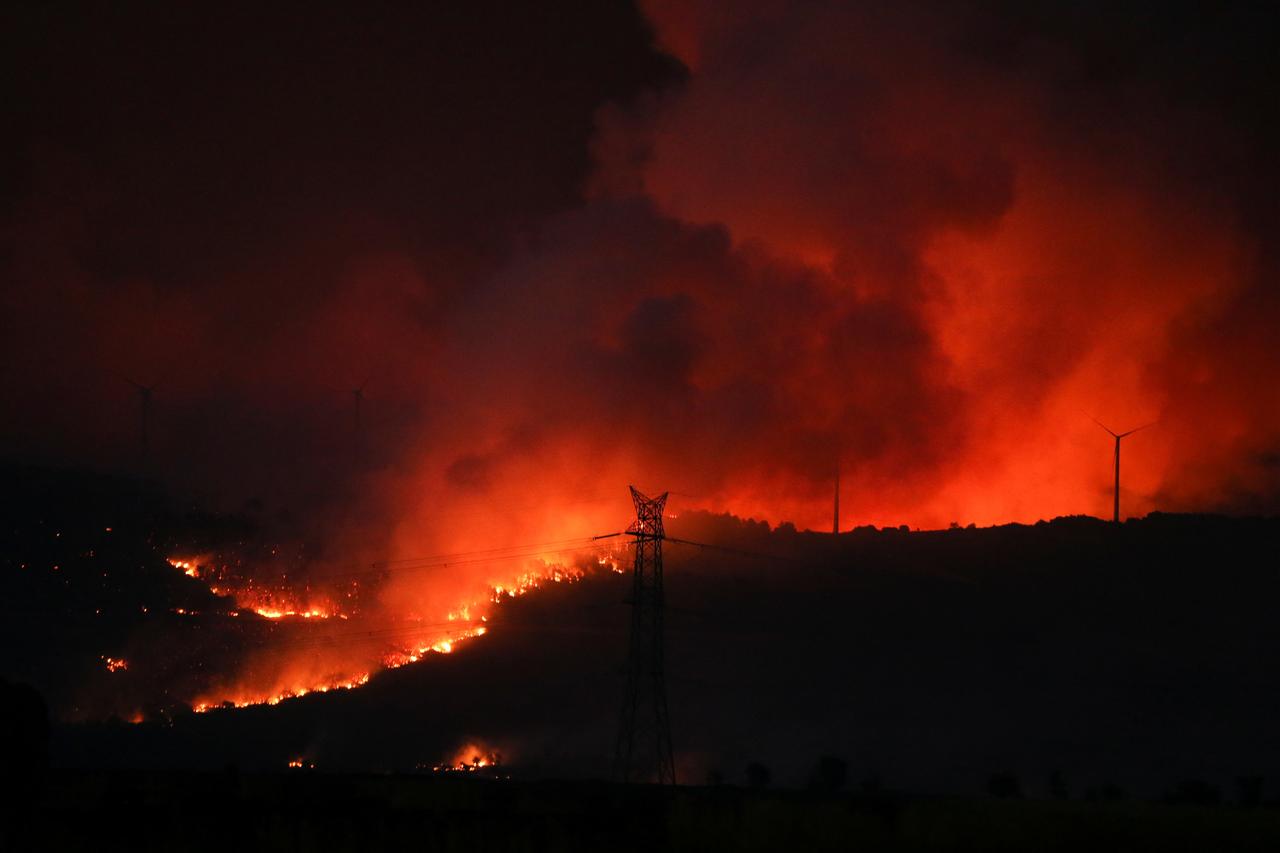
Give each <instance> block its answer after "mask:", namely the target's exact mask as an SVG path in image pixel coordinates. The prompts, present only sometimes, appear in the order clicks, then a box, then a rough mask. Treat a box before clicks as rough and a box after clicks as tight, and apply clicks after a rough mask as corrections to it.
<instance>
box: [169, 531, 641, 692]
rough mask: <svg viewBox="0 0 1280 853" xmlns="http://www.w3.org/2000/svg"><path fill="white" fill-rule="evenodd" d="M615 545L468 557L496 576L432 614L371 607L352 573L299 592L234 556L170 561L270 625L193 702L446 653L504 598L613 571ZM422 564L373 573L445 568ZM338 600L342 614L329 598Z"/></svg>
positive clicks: (299, 685) (336, 683)
mask: <svg viewBox="0 0 1280 853" xmlns="http://www.w3.org/2000/svg"><path fill="white" fill-rule="evenodd" d="M552 544H553V545H554V544H562V543H552ZM582 550H585V551H587V552H589V555H588V556H587V557H585V558H584V557H583V556H582V555H580V554H578V553H577V551H582ZM618 550H619V546H617V545H613V544H610V545H606V546H601V545H598V544H594V543H593V544H591V545H589V546H587V547H586V548H585V549H583V548H579V549H576V551H575V550H574V549H570V550H568V551H565V552H563V553H553V552H547V553H541V554H535V553H534V551H533V550H531V549H530V547H529V546H520V548H518V549H514V551H513V553H515V554H517V555H519V556H518V563H517V565H516V566H513V567H511V568H510V569H508V570H506V571H501V572H499V571H496V570H495V567H496V566H501V565H502V563H503V562H504V560H509V558H510V556H511V554H510V553H508V552H511V551H512V549H493V550H492V551H490V552H488V553H486V554H485V555H484V559H476V558H475V557H474V556H473V555H472V554H470V553H468V554H464V555H462V556H465V557H470V558H472V559H471V560H469V561H467V562H466V565H468V566H474V565H481V566H483V567H484V570H485V571H486V573H487V576H489V577H492V578H494V580H490V581H487V582H485V583H483V584H480V585H479V586H478V587H475V588H474V591H473V592H472V593H470V595H469V596H468V597H466V598H462V599H461V600H456V601H454V602H452V603H451V604H447V603H441V604H440V605H439V609H438V610H430V611H427V610H425V609H424V608H421V607H411V608H403V607H399V608H397V607H395V606H394V602H393V603H391V604H389V603H388V602H387V601H386V600H385V599H378V600H376V601H375V602H374V603H372V604H369V602H367V601H362V600H361V599H362V593H365V594H368V592H367V588H373V589H376V588H377V587H378V580H379V578H375V579H374V582H373V583H372V584H368V580H367V579H366V584H367V585H368V587H362V586H361V585H360V582H359V581H358V580H356V579H355V578H354V577H344V578H340V579H339V580H341V581H344V583H343V584H342V585H341V589H343V590H344V592H343V593H342V594H341V595H339V594H336V593H332V592H329V593H326V592H325V591H322V590H320V589H317V588H316V587H314V586H312V585H311V584H308V583H302V584H301V585H300V588H299V589H297V590H295V589H293V588H291V587H290V586H289V585H288V583H289V582H288V577H287V575H282V576H281V577H280V578H279V580H278V581H276V582H274V583H271V584H267V583H264V582H263V581H261V580H257V579H255V578H254V577H253V576H250V575H248V574H247V573H245V572H243V571H237V570H236V569H235V568H233V567H236V566H239V565H240V562H239V561H231V562H222V563H215V562H214V561H213V560H212V559H211V558H210V557H209V556H207V555H204V556H173V557H169V558H168V563H169V565H170V566H172V567H173V568H174V569H176V570H178V571H180V572H182V573H183V574H184V575H186V576H187V577H190V578H194V579H197V580H200V581H201V582H203V583H206V584H207V585H208V588H209V591H210V592H211V593H212V594H213V595H215V596H218V597H219V598H222V599H230V601H231V602H234V605H235V606H234V607H233V608H229V609H228V610H227V611H226V612H225V615H226V616H229V617H243V616H244V615H245V614H251V615H252V616H257V617H261V618H262V619H265V620H267V622H268V623H269V624H268V626H267V630H266V632H265V633H263V634H262V635H261V637H260V642H258V643H256V644H255V645H253V646H251V647H249V648H247V649H246V650H245V652H244V654H243V656H242V658H241V659H240V660H238V661H237V662H236V663H235V664H234V665H233V666H232V668H231V671H230V672H227V673H221V674H220V675H219V677H218V679H217V681H216V683H215V684H214V685H212V686H210V687H207V688H206V689H203V690H201V691H200V692H199V693H198V694H197V695H195V696H194V697H193V698H192V700H191V708H192V709H193V710H194V711H196V712H197V713H204V712H207V711H211V710H214V709H217V708H243V707H248V706H251V705H275V704H278V703H280V702H282V701H284V700H286V699H294V698H301V697H303V696H308V695H311V694H315V693H327V692H330V691H334V690H351V689H354V688H357V687H360V686H362V685H364V684H366V683H368V681H369V680H370V678H372V677H373V675H374V674H376V673H377V672H378V671H379V670H385V669H396V668H399V667H403V666H407V665H410V664H414V663H417V662H419V661H421V660H424V659H425V658H427V657H429V656H430V655H434V654H442V655H444V654H451V653H452V652H454V651H455V650H456V649H457V648H458V647H459V645H460V644H462V643H464V642H467V641H469V640H471V639H474V638H478V637H482V636H484V635H485V634H486V633H487V632H488V631H489V625H488V622H489V616H490V614H492V612H493V610H494V608H495V607H499V606H501V604H502V603H503V602H505V601H510V600H512V599H515V598H519V597H521V596H524V595H526V594H528V593H531V592H533V591H535V590H537V589H539V588H541V587H543V586H545V585H547V584H564V583H574V582H577V581H580V580H581V579H582V578H584V577H585V576H586V574H587V572H588V571H591V570H595V569H599V568H606V567H607V568H609V569H610V570H614V571H617V570H618V569H617V566H618V562H617V556H616V553H615V552H617V551H618ZM602 551H607V552H608V553H600V552H602ZM446 556H448V555H446ZM420 562H421V561H403V562H402V563H401V564H398V565H396V566H394V567H393V568H390V569H386V570H383V571H380V572H378V573H377V574H379V575H381V578H380V579H381V580H382V581H385V580H386V579H387V578H388V577H389V576H390V575H391V574H393V573H398V574H400V575H411V574H413V573H414V572H420V571H422V570H424V569H436V568H443V566H440V565H437V563H435V562H434V558H433V560H431V561H426V565H421V564H419V563H420ZM471 571H472V572H474V571H475V569H471ZM427 583H428V584H430V583H431V579H430V578H428V580H427ZM339 598H341V599H342V600H343V601H344V603H345V607H346V608H347V609H346V610H340V609H339V608H338V607H337V605H336V604H335V602H336V601H337V600H338V599H339ZM432 600H433V601H437V602H440V601H442V600H441V599H439V598H433V599H432ZM175 612H177V611H176V610H175Z"/></svg>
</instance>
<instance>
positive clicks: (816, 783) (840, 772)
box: [809, 755, 849, 793]
mask: <svg viewBox="0 0 1280 853" xmlns="http://www.w3.org/2000/svg"><path fill="white" fill-rule="evenodd" d="M848 775H849V766H848V765H847V764H845V762H844V759H842V758H837V757H835V756H834V755H824V756H822V757H821V758H819V759H818V764H817V766H816V767H814V768H813V774H812V775H811V776H810V777H809V787H810V788H812V789H813V790H815V791H825V792H828V793H830V792H833V791H839V790H840V789H841V788H843V787H844V783H845V780H846V779H847V778H848Z"/></svg>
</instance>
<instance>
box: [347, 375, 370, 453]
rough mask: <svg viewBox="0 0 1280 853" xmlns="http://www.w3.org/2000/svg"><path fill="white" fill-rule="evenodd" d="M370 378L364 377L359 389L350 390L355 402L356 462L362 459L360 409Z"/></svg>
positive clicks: (362, 442)
mask: <svg viewBox="0 0 1280 853" xmlns="http://www.w3.org/2000/svg"><path fill="white" fill-rule="evenodd" d="M371 378H372V377H366V378H365V380H364V381H363V382H361V383H360V387H359V388H356V389H354V390H352V392H351V396H352V397H353V398H354V399H355V402H356V410H355V414H356V461H357V462H360V461H361V460H363V458H364V441H363V435H362V433H361V424H360V407H361V406H362V405H363V404H364V389H365V387H366V386H367V385H368V384H369V379H371Z"/></svg>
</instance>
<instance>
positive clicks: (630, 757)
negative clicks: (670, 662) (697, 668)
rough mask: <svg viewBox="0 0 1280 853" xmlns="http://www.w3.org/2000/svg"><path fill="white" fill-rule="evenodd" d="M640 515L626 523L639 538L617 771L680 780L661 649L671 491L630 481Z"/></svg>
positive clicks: (621, 775) (625, 777)
mask: <svg viewBox="0 0 1280 853" xmlns="http://www.w3.org/2000/svg"><path fill="white" fill-rule="evenodd" d="M630 488H631V500H632V501H633V502H634V503H635V505H636V520H635V521H634V522H633V523H632V524H631V526H630V527H628V528H627V533H629V534H631V535H632V536H633V537H634V538H635V548H636V563H635V571H634V573H633V574H632V580H631V646H630V651H629V652H628V654H627V671H626V677H627V685H626V692H625V693H624V694H623V697H622V714H621V716H620V719H619V722H618V742H617V745H616V748H615V750H614V774H615V775H616V776H617V778H618V779H620V780H621V781H623V782H657V783H658V784H660V785H674V784H675V783H676V769H675V763H674V762H673V761H672V757H671V722H670V719H669V717H668V714H667V684H666V672H665V660H664V658H665V654H664V651H663V616H662V611H663V593H662V540H663V539H665V538H666V535H665V533H664V532H663V529H662V510H663V507H665V506H666V503H667V493H666V492H663V493H662V494H661V495H659V496H658V497H656V498H650V497H647V496H646V495H644V494H642V493H641V492H639V491H637V490H636V487H635V486H631V487H630Z"/></svg>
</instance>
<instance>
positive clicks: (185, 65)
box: [0, 0, 1280, 763]
mask: <svg viewBox="0 0 1280 853" xmlns="http://www.w3.org/2000/svg"><path fill="white" fill-rule="evenodd" d="M1276 15H1277V13H1276V11H1275V9H1274V7H1272V6H1271V5H1269V4H1261V3H1225V4H1214V5H1212V6H1211V7H1204V6H1202V5H1200V4H1190V3H1187V4H1180V3H1156V2H1151V3H1121V4H1115V3H1054V4H1033V7H1028V6H1027V4H1022V3H1003V2H972V3H954V4H935V3H902V4H891V6H885V5H883V4H850V3H841V2H831V3H826V2H809V3H786V2H773V0H761V2H733V3H721V4H713V3H700V2H693V3H678V2H670V0H651V2H639V3H638V4H632V3H625V2H560V0H551V2H543V3H536V4H507V3H497V2H476V3H467V4H458V5H446V4H410V5H399V4H386V5H383V4H373V5H361V6H340V5H322V6H316V5H314V4H297V5H290V4H268V5H265V6H264V5H263V4H215V5H208V6H205V7H203V8H199V7H190V6H183V7H165V6H156V5H150V4H133V3H117V4H69V5H68V4H10V5H9V6H8V7H6V8H5V9H4V10H3V11H2V12H0V32H2V33H3V35H0V39H2V40H3V45H2V47H0V93H2V97H3V102H4V104H5V107H6V109H5V115H6V118H7V121H6V122H5V125H6V130H5V133H4V134H3V141H2V142H0V145H2V146H3V148H4V156H3V158H0V186H3V192H2V194H0V282H2V285H0V287H2V289H0V399H3V400H4V401H5V406H4V409H5V416H4V417H3V418H2V419H0V451H2V455H3V460H4V461H5V462H6V463H19V464H23V465H38V466H50V467H55V468H67V469H76V470H92V471H97V472H105V473H110V474H122V475H128V476H131V477H138V478H141V479H145V480H147V481H149V482H153V483H156V484H159V487H160V488H163V489H165V490H168V491H169V492H170V493H172V494H177V495H182V496H183V499H185V500H190V501H193V502H196V503H198V504H199V505H200V506H201V507H203V508H204V509H205V510H207V511H209V512H225V513H242V514H246V515H247V516H249V517H252V518H253V519H255V520H256V521H255V523H258V524H260V525H261V526H260V528H259V529H261V530H267V531H270V532H269V534H264V535H270V536H276V537H277V538H276V539H274V540H272V541H271V542H268V543H267V544H266V545H264V544H262V543H257V544H255V546H254V547H255V548H258V549H260V550H259V551H258V552H255V553H259V554H262V553H267V551H268V550H269V549H270V548H271V547H274V545H273V544H272V543H276V544H279V543H286V542H287V545H284V544H281V545H280V547H281V548H286V547H287V548H301V547H302V546H301V545H300V544H299V543H305V550H306V553H307V554H309V555H310V556H308V557H305V558H300V559H299V562H298V563H297V564H296V565H294V567H293V568H292V569H290V570H291V571H293V572H294V575H293V579H292V581H291V582H297V579H298V578H299V577H307V578H310V579H312V581H311V582H314V586H315V588H316V589H321V588H324V589H325V590H326V592H325V594H326V595H330V596H332V595H336V594H337V593H335V592H334V587H335V584H333V583H330V584H328V585H327V586H326V584H325V583H322V582H321V581H320V580H319V579H323V578H329V579H330V580H332V579H333V578H338V577H340V578H342V579H343V580H344V582H346V581H348V580H350V578H351V577H352V576H353V575H352V573H351V572H352V569H351V567H352V566H362V567H365V568H367V567H369V566H370V565H373V564H377V565H383V566H385V565H396V564H397V563H396V561H405V560H409V561H413V560H418V561H422V560H423V559H425V558H424V555H456V554H464V553H465V554H474V553H476V552H478V551H482V550H486V549H515V548H517V546H523V545H525V544H526V543H553V542H559V541H561V540H570V539H573V538H574V537H588V536H591V535H593V534H598V533H607V532H612V531H616V530H620V529H622V528H623V527H625V525H626V524H627V522H628V521H629V518H630V513H631V505H630V502H629V500H628V498H627V493H626V485H627V484H629V483H634V484H636V485H637V486H639V487H641V488H642V489H645V490H650V491H652V492H654V493H657V492H661V491H664V490H668V489H669V490H671V491H672V492H673V493H674V495H673V500H672V506H673V512H675V513H683V512H687V511H691V510H706V511H709V512H711V513H728V514H731V515H733V516H736V517H738V518H741V519H757V520H760V521H764V522H767V523H768V524H770V525H779V524H782V523H785V522H790V523H791V524H793V525H794V526H795V528H797V529H799V530H815V531H830V529H831V524H832V491H833V481H834V477H835V473H836V471H837V469H838V470H839V472H840V480H841V489H842V491H841V499H840V500H841V522H840V523H841V527H842V528H843V529H846V530H847V529H851V528H853V527H855V526H862V525H876V526H882V527H883V526H892V527H895V528H896V527H897V526H898V525H908V526H910V527H912V528H918V529H943V528H947V527H948V526H950V525H952V524H953V523H954V524H956V525H959V526H962V527H963V526H967V525H970V524H976V525H978V526H980V527H982V526H990V525H999V524H1007V523H1011V522H1019V523H1026V524H1033V523H1035V522H1037V521H1040V520H1043V519H1052V518H1054V517H1058V516H1066V515H1093V516H1098V517H1109V516H1110V512H1111V500H1112V492H1111V489H1112V479H1111V478H1112V470H1113V469H1112V465H1113V457H1112V442H1111V439H1110V437H1109V436H1107V435H1106V434H1105V433H1104V432H1103V431H1102V430H1101V429H1099V428H1098V426H1097V425H1096V424H1095V423H1094V419H1096V420H1097V421H1100V422H1101V423H1103V424H1105V425H1106V426H1107V427H1109V428H1111V429H1113V430H1115V431H1117V432H1120V431H1124V430H1129V429H1133V428H1135V427H1140V426H1144V425H1148V424H1151V426H1150V428H1147V429H1144V430H1142V431H1141V432H1140V433H1138V434H1135V435H1134V436H1132V437H1131V438H1128V439H1126V440H1125V445H1124V469H1123V482H1122V488H1121V500H1122V503H1123V511H1122V515H1124V516H1143V515H1146V514H1148V513H1150V512H1153V511H1161V512H1173V513H1224V514H1228V515H1259V514H1262V515H1266V514H1275V513H1277V511H1280V394H1277V393H1276V391H1275V379H1274V376H1273V370H1274V367H1275V366H1276V364H1277V361H1278V360H1280V341H1278V339H1277V337H1276V335H1275V329H1276V328H1277V325H1278V323H1280V292H1278V289H1277V287H1276V282H1277V279H1278V276H1280V255H1278V254H1277V248H1276V239H1275V238H1276V235H1277V234H1280V221H1278V219H1280V215H1278V211H1277V204H1276V198H1277V197H1278V196H1277V193H1278V191H1280V180H1277V178H1278V175H1280V167H1278V166H1277V158H1276V152H1277V151H1278V150H1280V138H1278V137H1280V134H1278V132H1277V131H1278V127H1277V113H1278V112H1280V110H1278V108H1277V101H1276V98H1275V91H1274V88H1273V87H1272V84H1271V82H1270V81H1271V79H1272V78H1273V77H1274V76H1276V73H1277V71H1278V70H1280V69H1277V68H1276V65H1277V60H1276V52H1275V35H1276V32H1277V27H1276ZM133 383H138V384H141V385H144V386H153V387H154V390H153V392H152V397H151V402H150V408H149V410H148V413H147V432H148V440H147V444H146V449H145V453H144V452H143V446H142V443H141V440H140V432H139V431H140V413H139V394H138V390H137V389H136V388H135V387H134V384H133ZM357 389H359V390H360V396H359V400H358V402H357V398H356V395H354V394H353V392H354V391H356V390H357ZM357 405H358V406H359V409H358V417H357V408H356V407H357ZM786 529H787V530H788V531H789V530H790V529H791V528H786ZM788 535H790V534H789V533H788ZM205 544H207V543H205ZM766 544H768V543H766ZM773 544H776V543H773ZM225 545H226V543H225V542H220V543H218V545H217V547H216V548H215V547H214V546H212V545H210V546H209V547H207V548H204V550H203V551H202V550H201V548H200V547H197V545H196V544H194V542H193V543H192V544H191V545H190V546H189V547H188V548H186V550H182V551H174V552H173V553H167V554H163V555H159V556H162V557H169V558H174V559H179V558H181V559H192V560H195V559H198V558H199V559H204V560H206V561H207V562H208V565H213V564H214V563H216V562H218V561H220V560H224V559H231V558H229V557H227V550H226V547H224V546H225ZM575 547H576V546H575ZM264 549H265V550H264ZM571 550H572V549H566V553H569V551H571ZM214 551H217V552H218V553H217V554H216V555H214V554H213V552H214ZM291 553H293V552H291ZM548 553H558V552H555V551H554V549H549V551H548ZM271 554H272V556H273V557H278V555H276V554H275V552H271ZM527 556H536V555H527ZM595 556H596V555H595V554H593V555H592V558H593V559H594V557H595ZM581 557H582V555H581V554H580V553H578V554H577V556H574V557H573V560H579V559H580V558H581ZM240 559H242V560H243V561H245V562H247V563H252V562H253V558H251V557H245V556H244V555H243V554H242V555H240ZM621 559H623V563H624V567H625V560H626V559H627V558H625V557H624V558H621ZM570 562H572V561H570ZM279 564H280V563H279V560H277V561H276V562H273V563H271V564H270V567H269V568H268V569H261V568H255V567H252V566H250V567H249V568H244V569H243V570H244V571H245V572H247V573H249V574H251V575H255V574H256V576H258V577H259V578H262V577H263V576H264V575H266V574H270V575H271V576H272V577H275V576H276V575H278V574H279ZM161 568H162V570H166V571H167V569H165V568H164V566H163V565H162V566H161ZM510 568H511V566H510V565H504V566H503V567H502V568H501V570H499V569H494V568H493V567H492V566H491V565H489V564H485V563H483V561H478V560H476V561H472V562H470V563H467V564H466V565H463V566H461V567H459V566H455V567H454V568H453V569H452V570H450V571H449V572H434V573H425V574H424V573H419V574H414V575H411V576H408V577H405V576H400V577H396V576H387V575H385V574H384V575H382V576H379V580H378V582H377V583H376V584H373V585H372V586H375V587H376V588H374V589H372V590H366V591H365V592H364V593H363V594H364V595H365V596H366V597H365V598H364V599H363V602H364V603H363V605H362V607H363V610H362V611H361V614H360V615H359V617H358V618H359V620H364V622H363V623H362V627H367V626H369V625H382V624H391V623H393V622H397V620H410V619H418V620H421V619H424V618H438V617H440V616H441V615H442V614H443V613H444V612H445V611H450V609H451V608H454V607H456V606H457V604H458V602H460V601H465V600H470V597H472V596H475V595H476V594H477V591H480V592H479V594H480V595H481V597H482V598H483V597H484V596H485V595H487V590H489V589H490V588H491V587H492V586H493V585H494V584H496V583H498V582H503V583H507V584H508V585H510V583H512V582H513V578H512V577H510V575H511V572H510V571H508V570H509V569H510ZM503 572H506V574H502V573H503ZM344 573H345V574H344ZM202 579H204V580H207V578H205V577H204V576H202ZM797 583H800V584H803V583H806V582H805V581H797ZM215 585H216V584H215ZM296 591H297V590H296V589H295V592H296ZM317 594H318V595H319V593H317ZM895 594H897V593H895ZM932 594H934V593H932V592H931V593H930V595H932ZM303 603H304V604H305V603H306V602H303ZM331 603H332V602H331ZM241 606H247V605H244V603H243V602H242V603H241ZM471 642H476V641H471ZM367 663H368V661H357V662H350V661H348V662H347V663H344V664H343V665H344V666H347V665H348V664H349V665H350V666H351V667H356V666H358V665H365V664H367ZM325 665H326V666H327V665H328V664H327V663H326V664H325ZM248 668H249V669H252V667H248ZM245 671H246V667H245V666H244V665H243V661H240V662H239V663H237V664H236V666H235V669H234V672H232V673H230V674H229V675H228V676H227V677H228V679H230V680H235V679H239V678H241V676H243V675H244V672H245ZM342 672H346V670H342ZM331 675H333V677H332V678H330V676H331ZM338 675H341V673H338V674H337V675H334V674H333V673H323V674H322V673H317V672H307V673H304V674H301V675H300V674H298V673H297V672H293V673H292V674H290V673H283V672H281V671H278V670H272V671H270V672H264V671H262V670H261V668H259V669H258V670H255V677H256V678H258V679H259V681H260V682H261V684H260V685H258V686H257V687H255V688H254V689H257V690H259V692H260V693H262V695H268V694H269V693H270V692H271V691H273V690H274V691H278V690H280V689H292V688H291V687H290V685H291V684H292V682H291V681H290V680H291V679H293V680H297V679H312V680H315V679H322V676H323V678H330V680H331V681H333V680H341V678H339V677H338ZM342 677H343V678H345V677H346V676H342ZM299 683H301V682H299ZM317 683H319V682H317ZM239 687H241V688H242V687H244V685H243V683H241V684H240V685H239ZM224 688H225V689H224ZM259 688H260V689H259ZM237 689H239V688H237ZM219 690H222V692H221V693H217V691H215V693H217V695H212V694H211V695H212V700H213V701H215V702H216V701H221V700H222V699H224V698H228V697H229V696H230V698H233V699H234V698H236V696H235V695H232V693H234V691H232V692H231V693H229V692H228V691H231V688H230V687H227V686H226V685H223V686H222V687H219ZM198 692H199V691H193V692H192V694H191V695H184V696H182V697H180V698H182V699H183V700H184V701H191V700H192V699H193V697H194V695H195V693H198ZM357 692H358V691H357ZM236 695H239V694H236ZM255 695H257V694H255ZM611 695H612V694H611ZM111 712H112V713H122V714H126V715H127V712H123V711H121V710H120V709H119V708H115V707H112V708H111ZM884 713H885V714H886V715H889V714H890V712H889V711H885V712H884ZM975 713H976V712H975ZM89 716H92V714H90V715H89ZM688 760H690V761H694V759H692V758H690V759H688ZM735 760H736V758H735ZM695 763H696V762H695Z"/></svg>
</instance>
